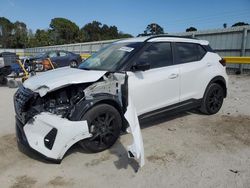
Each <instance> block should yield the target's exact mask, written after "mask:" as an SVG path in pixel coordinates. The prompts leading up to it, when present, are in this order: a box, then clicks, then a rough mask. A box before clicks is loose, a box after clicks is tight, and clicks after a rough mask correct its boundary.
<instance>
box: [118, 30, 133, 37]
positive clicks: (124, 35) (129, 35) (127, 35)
mask: <svg viewBox="0 0 250 188" xmlns="http://www.w3.org/2000/svg"><path fill="white" fill-rule="evenodd" d="M118 35H119V37H118V38H132V37H133V35H131V34H128V33H123V32H122V31H120V32H119V34H118Z"/></svg>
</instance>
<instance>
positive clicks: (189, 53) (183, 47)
mask: <svg viewBox="0 0 250 188" xmlns="http://www.w3.org/2000/svg"><path fill="white" fill-rule="evenodd" d="M175 47H176V53H177V57H178V63H179V64H181V63H188V62H193V61H199V60H201V59H202V58H203V56H204V55H205V54H206V51H205V49H204V48H203V47H201V46H200V45H199V44H194V43H176V44H175Z"/></svg>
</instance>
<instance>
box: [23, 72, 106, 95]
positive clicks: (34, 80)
mask: <svg viewBox="0 0 250 188" xmlns="http://www.w3.org/2000/svg"><path fill="white" fill-rule="evenodd" d="M105 73H106V71H93V70H91V71H88V70H81V69H76V68H70V67H63V68H58V69H54V70H50V71H47V72H43V73H41V74H38V75H35V76H33V77H30V78H29V79H28V80H26V81H25V82H24V87H26V88H28V89H30V90H32V91H35V92H38V93H39V89H41V88H44V87H46V88H47V91H46V92H49V91H53V90H55V89H58V88H60V87H63V86H66V85H70V84H79V83H87V82H95V81H97V80H98V79H99V78H101V77H102V76H103V75H104V74H105ZM46 92H44V91H42V92H41V94H42V96H44V95H45V94H46Z"/></svg>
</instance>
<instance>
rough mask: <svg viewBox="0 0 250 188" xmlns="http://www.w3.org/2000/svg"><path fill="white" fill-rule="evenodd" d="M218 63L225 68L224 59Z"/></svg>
mask: <svg viewBox="0 0 250 188" xmlns="http://www.w3.org/2000/svg"><path fill="white" fill-rule="evenodd" d="M219 62H220V64H221V65H222V66H223V67H225V66H226V60H225V59H223V58H222V59H221V60H220V61H219Z"/></svg>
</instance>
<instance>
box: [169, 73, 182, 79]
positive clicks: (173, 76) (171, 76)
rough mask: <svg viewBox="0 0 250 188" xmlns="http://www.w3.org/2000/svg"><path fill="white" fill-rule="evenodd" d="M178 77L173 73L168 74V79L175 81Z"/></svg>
mask: <svg viewBox="0 0 250 188" xmlns="http://www.w3.org/2000/svg"><path fill="white" fill-rule="evenodd" d="M178 76H179V75H178V74H175V73H173V74H170V75H169V77H168V78H169V79H175V78H177V77H178Z"/></svg>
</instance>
